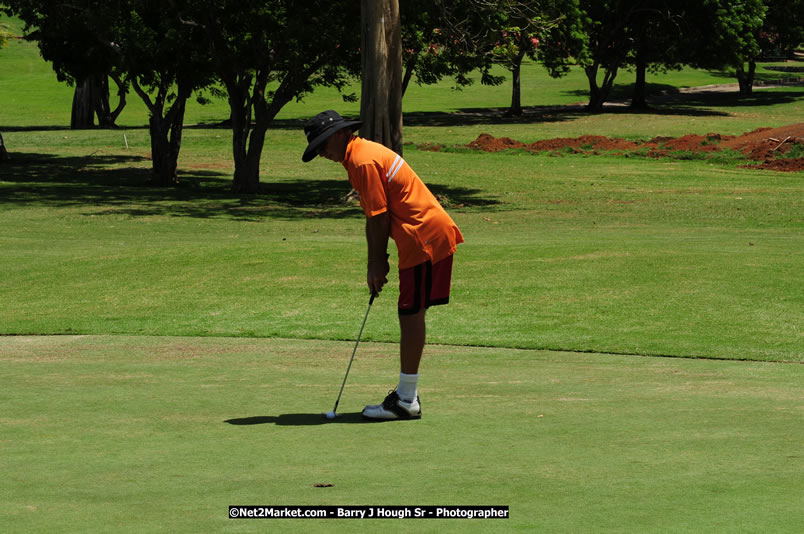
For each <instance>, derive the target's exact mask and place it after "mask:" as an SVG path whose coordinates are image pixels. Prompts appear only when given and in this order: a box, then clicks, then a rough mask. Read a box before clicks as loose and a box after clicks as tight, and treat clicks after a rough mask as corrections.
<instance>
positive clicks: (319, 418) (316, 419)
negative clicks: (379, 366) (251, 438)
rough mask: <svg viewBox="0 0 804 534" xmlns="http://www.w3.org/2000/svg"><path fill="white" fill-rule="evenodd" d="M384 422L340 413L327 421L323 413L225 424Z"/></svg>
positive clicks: (243, 420)
mask: <svg viewBox="0 0 804 534" xmlns="http://www.w3.org/2000/svg"><path fill="white" fill-rule="evenodd" d="M377 422H382V421H371V420H369V419H365V418H363V415H362V414H361V413H360V412H352V413H339V414H338V416H337V417H336V418H335V419H327V418H326V416H324V414H323V413H287V414H283V415H260V416H255V417H242V418H238V419H227V420H226V421H224V423H228V424H230V425H236V426H253V425H271V424H273V425H277V426H315V425H328V424H334V423H348V424H372V423H377Z"/></svg>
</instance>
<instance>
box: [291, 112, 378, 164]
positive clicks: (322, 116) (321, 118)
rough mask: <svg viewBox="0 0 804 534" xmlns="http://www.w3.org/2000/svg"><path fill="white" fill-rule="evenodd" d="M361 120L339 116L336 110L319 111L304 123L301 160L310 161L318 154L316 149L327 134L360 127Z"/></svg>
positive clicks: (327, 136)
mask: <svg viewBox="0 0 804 534" xmlns="http://www.w3.org/2000/svg"><path fill="white" fill-rule="evenodd" d="M362 124H363V123H362V122H361V121H348V120H346V119H344V118H343V117H341V116H340V115H339V114H338V112H337V111H333V110H331V109H328V110H327V111H324V112H321V113H319V114H318V115H316V116H315V117H313V118H312V119H310V120H308V121H307V122H306V123H304V135H306V136H307V149H305V151H304V154H303V155H302V161H310V160H311V159H313V158H315V157H316V156H317V155H318V149H319V148H320V147H321V145H322V144H324V142H325V141H326V140H327V139H329V136H331V135H332V134H334V133H335V132H337V131H338V130H343V129H344V128H352V131H353V132H354V131H355V130H358V129H360V126H361V125H362Z"/></svg>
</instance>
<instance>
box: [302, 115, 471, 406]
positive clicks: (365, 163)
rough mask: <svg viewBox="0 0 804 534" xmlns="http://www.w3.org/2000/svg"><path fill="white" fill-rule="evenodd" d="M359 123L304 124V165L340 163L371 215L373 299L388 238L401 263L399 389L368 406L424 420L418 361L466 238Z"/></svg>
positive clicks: (328, 119)
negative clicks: (432, 311)
mask: <svg viewBox="0 0 804 534" xmlns="http://www.w3.org/2000/svg"><path fill="white" fill-rule="evenodd" d="M360 124H361V123H360V121H349V120H345V119H344V118H343V117H341V116H340V115H339V114H338V113H336V112H335V111H332V110H329V111H324V112H323V113H319V114H318V115H316V116H315V117H314V118H313V119H310V120H309V121H307V123H305V125H304V133H305V135H306V136H307V143H308V145H307V149H306V150H305V151H304V155H303V156H302V161H305V162H306V161H310V160H312V159H313V158H315V157H316V156H318V155H320V156H322V157H324V158H326V159H329V160H332V161H334V162H336V163H340V164H342V165H343V166H344V167H345V168H346V172H347V173H348V175H349V182H350V183H351V184H352V187H354V189H355V190H356V191H357V192H358V194H359V195H360V206H361V207H362V208H363V212H364V213H365V214H366V241H367V243H368V267H367V275H366V281H367V282H368V287H369V290H370V291H371V292H372V293H380V291H382V288H383V286H384V285H385V284H386V283H387V282H388V279H387V278H386V275H387V274H388V271H389V270H390V267H389V265H388V254H387V252H386V251H387V248H388V238H389V237H390V238H392V239H393V240H394V242H395V243H396V248H397V252H398V256H399V327H400V342H399V356H400V358H399V359H400V373H399V384H398V386H397V387H396V389H395V390H393V391H391V393H389V394H388V396H387V397H386V398H385V400H384V401H383V402H382V404H378V405H371V406H366V407H365V408H364V409H363V416H364V417H367V418H369V419H383V420H388V419H419V418H421V414H422V409H421V404H420V402H419V395H418V382H419V362H420V361H421V357H422V350H423V349H424V342H425V320H424V316H425V313H426V311H427V308H429V307H430V306H435V305H438V304H447V303H448V302H449V291H450V282H451V279H452V255H453V254H454V253H455V250H456V248H457V246H458V243H463V236H462V235H461V232H460V230H458V227H457V226H455V223H454V222H453V221H452V219H451V218H450V216H449V215H447V212H446V211H444V208H442V207H441V204H439V203H438V201H437V200H436V198H435V197H434V196H433V194H432V193H431V192H430V190H429V189H427V186H426V185H424V182H422V181H421V180H420V179H419V177H418V176H417V175H416V173H415V172H413V169H411V168H410V167H409V166H408V164H407V163H406V162H405V160H404V159H402V157H400V156H399V155H398V154H397V153H395V152H393V151H392V150H390V149H388V148H386V147H385V146H383V145H381V144H379V143H375V142H373V141H369V140H367V139H362V138H360V137H357V136H355V135H354V134H353V132H354V131H355V130H357V129H359V128H360Z"/></svg>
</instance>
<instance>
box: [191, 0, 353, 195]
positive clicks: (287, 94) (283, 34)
mask: <svg viewBox="0 0 804 534" xmlns="http://www.w3.org/2000/svg"><path fill="white" fill-rule="evenodd" d="M354 4H355V2H352V1H350V0H330V1H324V0H307V1H304V0H263V1H256V0H246V1H243V0H205V1H199V2H198V5H197V9H196V11H195V13H194V15H193V16H192V17H191V18H189V17H188V19H187V20H188V21H191V22H192V24H195V25H197V27H198V28H200V29H202V30H203V36H202V37H201V40H202V41H203V42H205V43H206V45H207V47H208V54H209V58H210V63H211V66H212V70H213V72H214V75H215V77H216V78H217V79H218V80H219V81H220V82H221V83H222V85H223V88H224V89H225V95H226V97H227V98H228V101H229V105H230V108H231V125H232V151H233V159H234V164H235V174H234V180H233V183H232V189H233V190H234V191H236V192H241V193H256V192H258V191H259V190H260V158H261V155H262V150H263V147H264V145H265V139H266V133H267V131H268V129H269V127H270V125H271V123H272V121H273V119H274V117H276V114H277V113H279V111H280V110H281V109H282V107H283V106H284V105H285V104H287V103H288V102H290V101H291V100H293V99H301V98H303V96H304V95H306V94H308V93H310V92H311V91H312V90H313V89H314V87H316V86H331V87H336V88H338V89H339V90H340V89H342V88H343V87H345V85H346V83H347V82H348V81H349V79H350V78H351V77H353V76H356V75H357V73H358V72H359V68H360V63H359V57H360V28H359V20H360V18H359V12H358V11H357V9H359V6H355V5H354Z"/></svg>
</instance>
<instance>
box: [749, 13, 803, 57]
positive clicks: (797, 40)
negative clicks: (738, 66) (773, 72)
mask: <svg viewBox="0 0 804 534" xmlns="http://www.w3.org/2000/svg"><path fill="white" fill-rule="evenodd" d="M765 6H766V7H767V12H766V14H765V20H764V22H763V24H762V29H761V30H760V34H759V45H760V48H761V50H762V54H764V55H772V54H774V53H776V51H779V52H781V53H782V54H783V55H786V56H787V57H792V56H793V53H794V52H795V50H796V48H798V47H799V46H801V45H802V44H804V0H765Z"/></svg>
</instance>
